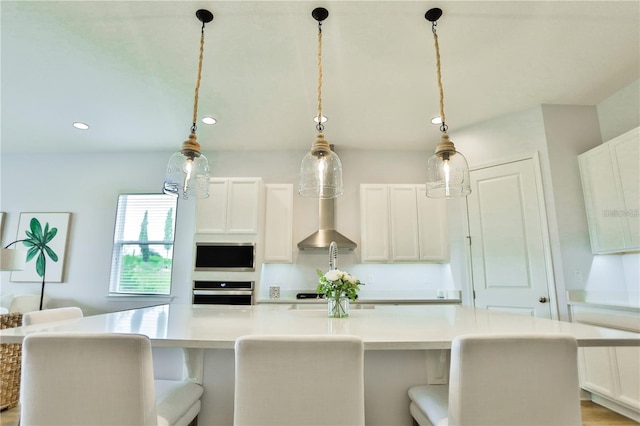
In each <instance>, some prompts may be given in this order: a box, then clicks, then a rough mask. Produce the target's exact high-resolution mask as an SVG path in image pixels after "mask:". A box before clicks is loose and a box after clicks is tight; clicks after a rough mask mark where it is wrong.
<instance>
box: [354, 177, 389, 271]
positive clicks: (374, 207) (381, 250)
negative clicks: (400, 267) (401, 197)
mask: <svg viewBox="0 0 640 426" xmlns="http://www.w3.org/2000/svg"><path fill="white" fill-rule="evenodd" d="M360 226H361V244H362V247H361V248H360V250H361V252H362V261H363V262H387V261H388V260H389V259H390V256H389V192H388V189H387V185H368V184H362V185H360Z"/></svg>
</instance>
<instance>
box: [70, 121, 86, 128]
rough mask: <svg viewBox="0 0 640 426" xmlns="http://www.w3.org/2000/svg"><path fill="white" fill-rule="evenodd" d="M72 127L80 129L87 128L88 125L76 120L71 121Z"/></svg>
mask: <svg viewBox="0 0 640 426" xmlns="http://www.w3.org/2000/svg"><path fill="white" fill-rule="evenodd" d="M73 127H75V128H76V129H80V130H87V129H88V128H89V125H88V124H85V123H81V122H79V121H76V122H75V123H73Z"/></svg>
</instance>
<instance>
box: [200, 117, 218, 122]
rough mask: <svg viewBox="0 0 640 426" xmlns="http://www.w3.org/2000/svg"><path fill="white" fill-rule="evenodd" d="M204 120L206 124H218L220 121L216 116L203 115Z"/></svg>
mask: <svg viewBox="0 0 640 426" xmlns="http://www.w3.org/2000/svg"><path fill="white" fill-rule="evenodd" d="M202 122H203V123H204V124H216V123H217V122H218V120H216V119H215V118H213V117H203V118H202Z"/></svg>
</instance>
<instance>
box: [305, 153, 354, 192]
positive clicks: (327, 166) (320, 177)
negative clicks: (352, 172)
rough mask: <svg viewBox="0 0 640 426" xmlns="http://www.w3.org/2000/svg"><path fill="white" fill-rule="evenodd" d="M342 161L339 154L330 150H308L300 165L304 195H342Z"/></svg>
mask: <svg viewBox="0 0 640 426" xmlns="http://www.w3.org/2000/svg"><path fill="white" fill-rule="evenodd" d="M343 192H344V189H343V187H342V163H341V162H340V158H339V157H338V155H337V154H336V153H335V152H333V151H331V150H329V151H328V152H318V153H314V152H312V151H310V152H308V153H307V155H305V156H304V158H303V159H302V164H301V165H300V187H299V188H298V193H299V194H300V195H302V196H303V197H311V198H335V197H338V196H340V195H342V194H343Z"/></svg>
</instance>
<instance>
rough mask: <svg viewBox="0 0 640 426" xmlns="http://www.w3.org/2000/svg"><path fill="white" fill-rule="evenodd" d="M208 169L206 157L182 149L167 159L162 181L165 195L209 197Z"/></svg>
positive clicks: (187, 197)
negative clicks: (164, 175) (165, 174)
mask: <svg viewBox="0 0 640 426" xmlns="http://www.w3.org/2000/svg"><path fill="white" fill-rule="evenodd" d="M209 177H210V169H209V162H208V161H207V157H206V156H205V155H204V154H202V153H200V152H199V151H193V150H188V149H183V150H181V151H179V152H176V153H175V154H173V155H172V156H171V158H170V159H169V164H168V165H167V176H166V178H165V181H164V188H163V191H164V193H165V194H169V195H174V196H176V197H179V196H182V198H184V199H185V200H187V199H189V198H190V197H196V198H207V197H209Z"/></svg>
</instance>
